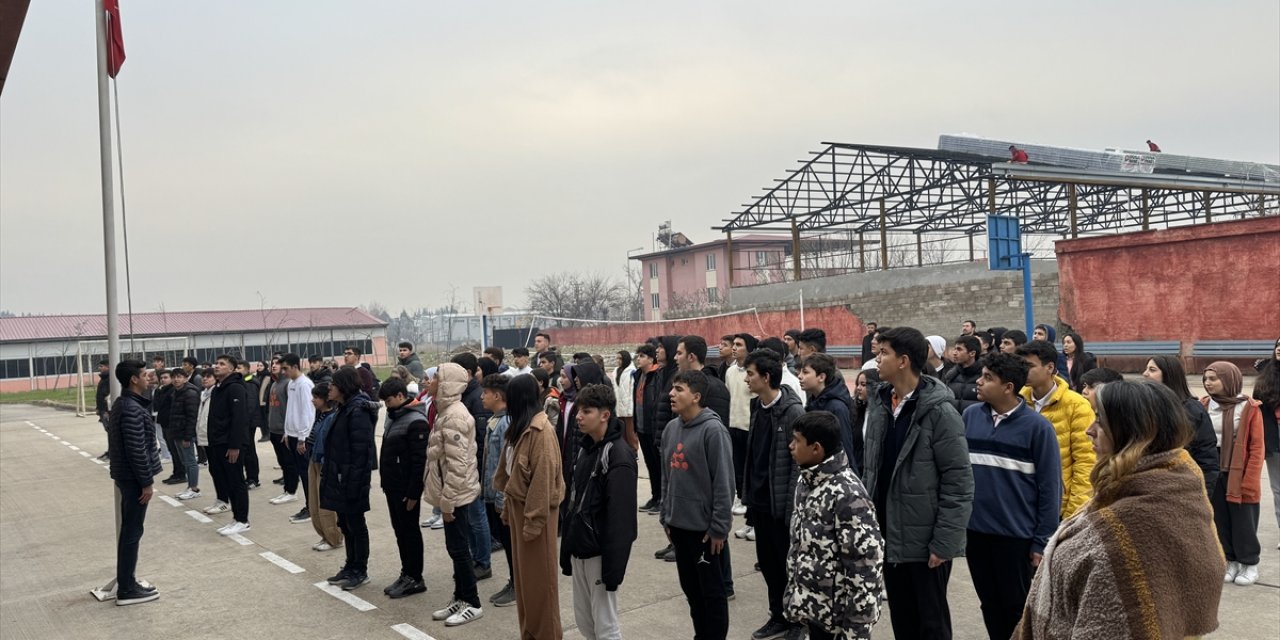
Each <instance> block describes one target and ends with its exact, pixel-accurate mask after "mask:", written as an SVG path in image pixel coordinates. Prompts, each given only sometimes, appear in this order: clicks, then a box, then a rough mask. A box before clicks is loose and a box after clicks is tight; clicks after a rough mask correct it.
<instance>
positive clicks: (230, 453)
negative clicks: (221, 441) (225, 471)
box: [227, 449, 240, 464]
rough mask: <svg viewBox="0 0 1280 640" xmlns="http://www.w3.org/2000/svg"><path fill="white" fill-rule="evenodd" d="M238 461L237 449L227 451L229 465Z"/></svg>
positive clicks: (238, 452) (238, 451)
mask: <svg viewBox="0 0 1280 640" xmlns="http://www.w3.org/2000/svg"><path fill="white" fill-rule="evenodd" d="M239 459H240V450H239V449H227V462H230V463H231V464H235V463H236V460H239Z"/></svg>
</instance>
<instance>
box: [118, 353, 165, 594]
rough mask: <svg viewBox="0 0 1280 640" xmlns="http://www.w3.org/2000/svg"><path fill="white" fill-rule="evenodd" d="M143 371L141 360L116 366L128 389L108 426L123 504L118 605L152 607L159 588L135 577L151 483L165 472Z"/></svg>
mask: <svg viewBox="0 0 1280 640" xmlns="http://www.w3.org/2000/svg"><path fill="white" fill-rule="evenodd" d="M142 366H143V365H142V363H141V362H139V361H137V360H125V361H124V362H121V363H120V364H118V365H116V379H117V380H119V381H120V386H122V387H124V390H123V392H122V393H121V394H120V397H118V398H116V402H115V405H114V406H113V407H111V417H110V420H109V422H108V424H107V443H108V447H110V448H109V449H108V450H109V451H110V452H111V467H110V469H111V479H112V480H114V481H115V484H116V500H118V501H119V502H120V533H119V539H118V541H117V545H116V605H117V606H125V605H130V604H140V603H143V602H151V601H152V600H155V599H157V598H159V597H160V592H159V591H157V590H156V589H155V587H143V586H142V585H141V584H139V583H138V581H137V578H136V577H135V576H134V572H135V571H136V570H137V566H138V544H139V543H140V542H141V541H142V531H143V522H144V521H145V520H146V518H147V504H149V503H150V502H151V495H152V493H153V492H154V489H153V488H152V485H153V484H154V482H153V481H154V479H155V476H156V474H158V473H160V472H161V470H162V468H161V466H160V456H159V450H158V449H156V440H155V433H156V432H155V423H154V422H153V418H152V417H151V406H150V405H151V401H149V400H147V399H146V398H144V397H143V396H142V392H143V391H145V390H146V382H144V381H143V377H142V376H143V374H142Z"/></svg>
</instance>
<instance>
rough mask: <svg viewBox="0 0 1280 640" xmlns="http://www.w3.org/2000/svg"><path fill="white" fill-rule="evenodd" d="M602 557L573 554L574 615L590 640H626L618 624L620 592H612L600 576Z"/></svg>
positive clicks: (579, 629) (583, 632) (570, 558)
mask: <svg viewBox="0 0 1280 640" xmlns="http://www.w3.org/2000/svg"><path fill="white" fill-rule="evenodd" d="M601 562H602V561H601V559H600V556H596V557H594V558H588V559H586V560H583V559H581V558H576V557H573V556H570V557H569V564H570V566H571V567H572V569H573V617H574V619H575V620H576V621H577V622H578V631H580V632H581V633H582V637H584V638H587V639H588V640H622V630H621V629H620V628H619V627H618V592H616V591H608V590H606V589H605V588H604V582H603V581H602V580H601V579H600V572H601V569H602V565H601Z"/></svg>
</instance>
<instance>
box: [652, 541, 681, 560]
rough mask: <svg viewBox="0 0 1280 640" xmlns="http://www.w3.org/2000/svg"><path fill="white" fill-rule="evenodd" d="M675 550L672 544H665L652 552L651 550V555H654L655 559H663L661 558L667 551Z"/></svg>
mask: <svg viewBox="0 0 1280 640" xmlns="http://www.w3.org/2000/svg"><path fill="white" fill-rule="evenodd" d="M675 550H676V548H675V547H674V546H672V545H667V546H665V547H663V548H661V549H658V550H657V551H654V552H653V557H654V558H656V559H658V560H661V559H663V558H665V557H667V553H668V552H674V551H675Z"/></svg>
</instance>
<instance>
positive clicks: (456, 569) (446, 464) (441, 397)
mask: <svg viewBox="0 0 1280 640" xmlns="http://www.w3.org/2000/svg"><path fill="white" fill-rule="evenodd" d="M473 358H474V356H473ZM436 379H437V380H438V381H439V383H438V384H439V389H438V392H437V395H436V399H435V402H434V404H435V405H436V407H437V409H436V421H435V424H434V425H432V428H431V436H430V438H429V440H428V445H427V478H426V500H427V502H429V503H431V504H432V505H433V506H436V507H440V511H441V513H442V516H441V517H442V518H443V520H444V540H445V549H446V550H448V552H449V558H450V559H451V560H452V561H453V596H452V598H451V599H450V601H449V604H448V606H446V607H445V608H443V609H440V610H438V611H436V612H434V613H432V614H431V619H432V620H437V621H438V620H444V623H445V625H446V626H450V627H455V626H458V625H463V624H466V623H468V622H471V621H473V620H479V619H480V618H481V617H482V616H484V609H483V608H481V606H480V594H479V593H478V592H477V591H476V577H477V576H476V567H475V564H474V560H473V558H472V555H471V552H472V549H473V541H472V537H473V535H472V532H473V531H474V529H473V528H472V526H471V519H472V518H473V517H474V515H475V510H474V509H472V508H471V504H472V503H473V502H475V501H476V499H478V498H479V497H480V475H479V473H478V472H477V470H476V464H477V460H476V444H475V442H476V435H475V431H476V427H475V417H474V416H473V415H472V413H471V412H470V411H468V410H467V407H466V405H464V404H463V400H462V394H463V391H464V390H465V389H466V388H467V387H468V385H469V384H470V383H472V382H474V381H475V379H474V378H473V377H472V374H470V373H468V372H467V370H466V369H465V368H463V367H462V366H461V365H459V364H457V363H455V362H448V363H445V364H442V365H440V368H439V369H437V370H436ZM486 525H487V523H486ZM485 528H486V529H488V526H486V527H485ZM487 538H488V536H487V535H486V540H485V544H486V546H488V539H487Z"/></svg>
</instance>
